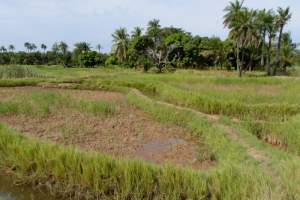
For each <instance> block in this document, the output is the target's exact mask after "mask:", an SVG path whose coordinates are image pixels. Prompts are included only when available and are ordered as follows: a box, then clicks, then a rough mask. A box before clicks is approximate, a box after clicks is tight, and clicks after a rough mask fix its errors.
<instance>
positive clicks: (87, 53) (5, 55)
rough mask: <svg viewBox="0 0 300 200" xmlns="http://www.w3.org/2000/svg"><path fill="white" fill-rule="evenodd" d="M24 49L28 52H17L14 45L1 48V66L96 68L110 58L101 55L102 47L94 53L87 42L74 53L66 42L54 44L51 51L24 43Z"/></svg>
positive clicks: (78, 46)
mask: <svg viewBox="0 0 300 200" xmlns="http://www.w3.org/2000/svg"><path fill="white" fill-rule="evenodd" d="M24 47H25V49H26V51H19V52H15V51H14V50H15V47H14V45H9V46H8V48H6V47H4V46H1V47H0V64H19V65H22V64H24V65H63V66H64V67H72V66H80V67H94V66H96V65H103V64H104V63H105V61H106V59H107V57H108V55H107V54H104V53H101V45H97V46H96V49H97V50H98V51H93V50H92V47H91V45H90V44H89V43H87V42H79V43H76V44H75V45H74V49H73V50H72V51H71V50H70V48H69V46H68V44H66V43H65V42H59V43H54V44H53V46H52V47H51V49H49V50H48V47H47V45H45V44H41V45H40V48H38V47H37V45H36V44H34V43H29V42H26V43H24Z"/></svg>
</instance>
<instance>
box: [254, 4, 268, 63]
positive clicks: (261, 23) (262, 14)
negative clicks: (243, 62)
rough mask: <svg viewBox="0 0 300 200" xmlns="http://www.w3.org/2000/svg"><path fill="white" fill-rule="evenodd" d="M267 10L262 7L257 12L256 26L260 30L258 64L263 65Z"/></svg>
mask: <svg viewBox="0 0 300 200" xmlns="http://www.w3.org/2000/svg"><path fill="white" fill-rule="evenodd" d="M268 12H269V11H266V9H263V10H261V11H259V12H258V14H257V18H256V20H257V22H256V23H257V26H258V29H259V32H260V37H261V50H260V53H261V57H260V65H261V66H262V67H263V66H265V54H266V35H267V24H268Z"/></svg>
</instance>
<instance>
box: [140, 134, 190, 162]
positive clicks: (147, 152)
mask: <svg viewBox="0 0 300 200" xmlns="http://www.w3.org/2000/svg"><path fill="white" fill-rule="evenodd" d="M182 144H186V141H184V140H182V139H176V138H170V139H168V140H166V141H161V140H154V141H152V142H149V143H147V144H145V145H144V146H143V149H142V150H141V151H139V152H138V155H141V156H143V158H144V159H146V160H151V157H152V155H155V154H158V153H162V152H166V151H169V150H170V149H172V148H173V147H176V146H178V145H182Z"/></svg>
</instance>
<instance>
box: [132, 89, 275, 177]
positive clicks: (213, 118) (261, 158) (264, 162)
mask: <svg viewBox="0 0 300 200" xmlns="http://www.w3.org/2000/svg"><path fill="white" fill-rule="evenodd" d="M132 92H134V93H135V94H136V95H138V96H139V97H141V98H144V99H149V100H152V99H151V98H149V97H148V96H146V95H144V94H143V93H142V92H140V91H139V90H137V89H132ZM155 102H156V103H158V104H161V105H165V106H169V107H173V108H176V109H178V110H183V111H189V112H193V113H195V114H197V115H199V116H202V117H205V118H207V119H208V120H209V121H210V122H213V123H215V124H216V126H217V127H218V128H220V129H223V130H225V131H226V133H227V134H228V136H229V137H230V138H231V139H232V140H234V141H236V142H238V143H239V144H241V145H242V146H243V147H244V148H245V149H246V151H247V153H248V155H249V156H251V157H252V158H253V159H255V160H256V161H258V162H259V164H260V165H261V167H262V168H263V169H264V171H265V172H267V174H268V175H272V174H270V170H268V161H269V158H268V157H267V156H266V155H265V153H264V152H262V151H260V150H258V149H256V148H254V147H252V146H251V145H250V144H248V143H247V142H246V141H245V140H244V139H243V138H241V136H240V134H239V133H238V132H237V131H236V130H235V129H234V128H232V127H230V126H228V125H224V124H220V123H219V122H218V120H219V118H220V117H219V116H218V115H210V114H206V113H202V112H200V111H197V110H194V109H191V108H186V107H181V106H177V105H174V104H171V103H167V102H163V101H155Z"/></svg>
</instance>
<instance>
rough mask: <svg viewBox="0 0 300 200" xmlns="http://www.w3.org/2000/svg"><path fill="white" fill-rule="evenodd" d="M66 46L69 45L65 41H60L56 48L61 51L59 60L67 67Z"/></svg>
mask: <svg viewBox="0 0 300 200" xmlns="http://www.w3.org/2000/svg"><path fill="white" fill-rule="evenodd" d="M68 48H69V46H68V45H67V43H65V42H60V43H59V44H58V49H59V51H60V53H61V60H62V64H63V66H64V67H67V66H68V63H69V56H68Z"/></svg>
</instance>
